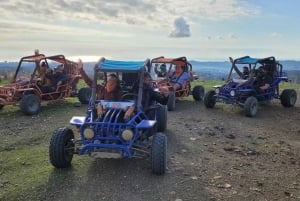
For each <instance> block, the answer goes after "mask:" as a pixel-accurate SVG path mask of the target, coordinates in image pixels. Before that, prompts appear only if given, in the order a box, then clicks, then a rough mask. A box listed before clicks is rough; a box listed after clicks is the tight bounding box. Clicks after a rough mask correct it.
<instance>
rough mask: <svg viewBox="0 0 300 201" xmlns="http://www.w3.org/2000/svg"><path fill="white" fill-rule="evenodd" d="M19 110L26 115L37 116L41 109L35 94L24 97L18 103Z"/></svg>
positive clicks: (39, 101)
mask: <svg viewBox="0 0 300 201" xmlns="http://www.w3.org/2000/svg"><path fill="white" fill-rule="evenodd" d="M20 109H21V111H22V112H23V113H24V114H26V115H35V114H38V113H39V111H40V109H41V100H40V98H39V97H38V96H36V95H35V94H27V95H24V96H23V97H22V99H21V102H20Z"/></svg>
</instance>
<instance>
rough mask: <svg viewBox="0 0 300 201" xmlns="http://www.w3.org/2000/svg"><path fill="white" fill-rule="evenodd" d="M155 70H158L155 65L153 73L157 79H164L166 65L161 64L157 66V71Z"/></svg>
mask: <svg viewBox="0 0 300 201" xmlns="http://www.w3.org/2000/svg"><path fill="white" fill-rule="evenodd" d="M157 68H158V64H155V67H154V71H155V73H156V74H157V77H165V76H166V74H167V66H166V64H161V65H160V66H159V70H158V69H157Z"/></svg>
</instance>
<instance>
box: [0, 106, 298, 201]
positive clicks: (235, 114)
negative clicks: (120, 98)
mask: <svg viewBox="0 0 300 201" xmlns="http://www.w3.org/2000/svg"><path fill="white" fill-rule="evenodd" d="M49 107H51V106H49ZM49 110H50V109H49ZM73 110H74V111H73ZM84 110H85V106H81V107H79V108H75V107H74V108H73V109H72V110H71V111H70V114H74V113H79V112H81V111H84ZM70 114H67V115H68V116H70ZM43 115H44V114H43V111H42V113H41V114H40V115H39V116H36V117H32V118H33V119H34V121H35V122H36V121H40V123H35V124H33V125H32V121H33V119H32V118H25V117H24V116H22V115H20V117H19V118H17V119H16V120H15V122H18V124H20V122H22V123H21V127H22V128H23V129H18V128H17V127H18V124H17V126H16V127H15V129H18V133H19V134H20V135H22V134H25V133H26V132H28V130H26V125H29V124H31V127H32V126H35V127H36V128H35V129H41V130H43V129H45V128H43V126H41V125H43V124H45V122H47V124H55V123H57V122H58V121H59V122H62V121H65V122H66V123H67V122H68V120H69V119H68V118H67V117H59V118H55V114H54V113H51V115H49V116H43ZM47 115H48V114H47ZM0 117H1V119H0V120H1V122H2V123H1V124H0V125H1V128H0V131H1V133H2V134H1V135H3V134H4V133H6V134H7V133H8V132H11V130H12V129H13V122H12V121H8V120H6V118H5V117H4V115H2V116H1V115H0ZM41 117H42V118H41ZM43 122H44V123H43ZM60 124H62V123H57V126H59V125H60ZM8 128H9V129H8ZM24 128H25V129H24ZM31 129H32V128H31ZM166 135H167V137H168V153H167V158H168V165H167V167H168V169H167V172H166V174H165V175H163V176H157V175H153V174H152V173H151V169H150V163H149V161H148V160H143V159H122V160H112V159H105V160H104V159H97V160H95V159H92V158H89V157H80V156H74V160H73V166H72V168H70V169H68V170H64V171H61V170H56V169H54V168H52V167H51V168H49V170H48V171H46V172H44V173H43V174H46V175H47V181H45V185H44V186H43V187H40V189H39V191H40V194H39V195H38V200H51V201H54V200H64V201H65V200H86V201H90V200H105V201H127V200H128V201H129V200H130V201H152V200H159V201H167V200H168V201H219V200H220V201H223V200H225V201H243V200H245V201H250V200H251V201H274V200H279V201H283V200H291V201H294V200H300V104H299V100H298V102H297V104H296V106H295V107H294V108H284V107H282V106H281V104H280V103H279V102H276V101H275V102H272V103H271V104H269V105H264V106H260V107H259V110H258V113H257V116H256V117H254V118H249V117H245V116H244V113H243V111H242V109H241V108H239V107H234V106H231V105H224V104H218V103H217V105H216V107H215V108H214V109H207V108H205V106H204V105H203V102H194V101H191V100H181V101H179V102H177V104H176V110H175V111H172V112H169V113H168V128H167V131H166ZM41 154H42V153H41ZM47 157H48V156H47V155H45V158H46V159H45V160H47ZM49 166H50V164H49ZM2 189H3V188H2ZM0 190H1V188H0ZM29 193H30V192H29ZM28 197H30V196H28ZM18 200H26V196H25V198H24V197H21V196H20V198H19V199H18Z"/></svg>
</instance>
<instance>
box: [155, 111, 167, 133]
mask: <svg viewBox="0 0 300 201" xmlns="http://www.w3.org/2000/svg"><path fill="white" fill-rule="evenodd" d="M156 121H157V131H158V132H164V131H165V130H166V129H167V122H168V108H167V106H166V105H162V106H161V107H160V108H159V109H157V117H156Z"/></svg>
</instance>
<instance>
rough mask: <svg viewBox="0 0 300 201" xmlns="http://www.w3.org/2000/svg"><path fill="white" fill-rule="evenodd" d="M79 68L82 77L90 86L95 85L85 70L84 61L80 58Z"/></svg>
mask: <svg viewBox="0 0 300 201" xmlns="http://www.w3.org/2000/svg"><path fill="white" fill-rule="evenodd" d="M78 69H79V73H80V75H81V77H82V79H83V80H84V81H85V83H86V84H87V85H88V86H89V87H92V85H93V80H92V79H91V78H90V77H89V76H88V75H87V74H86V72H85V71H84V70H83V63H82V61H81V60H80V59H79V61H78Z"/></svg>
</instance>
